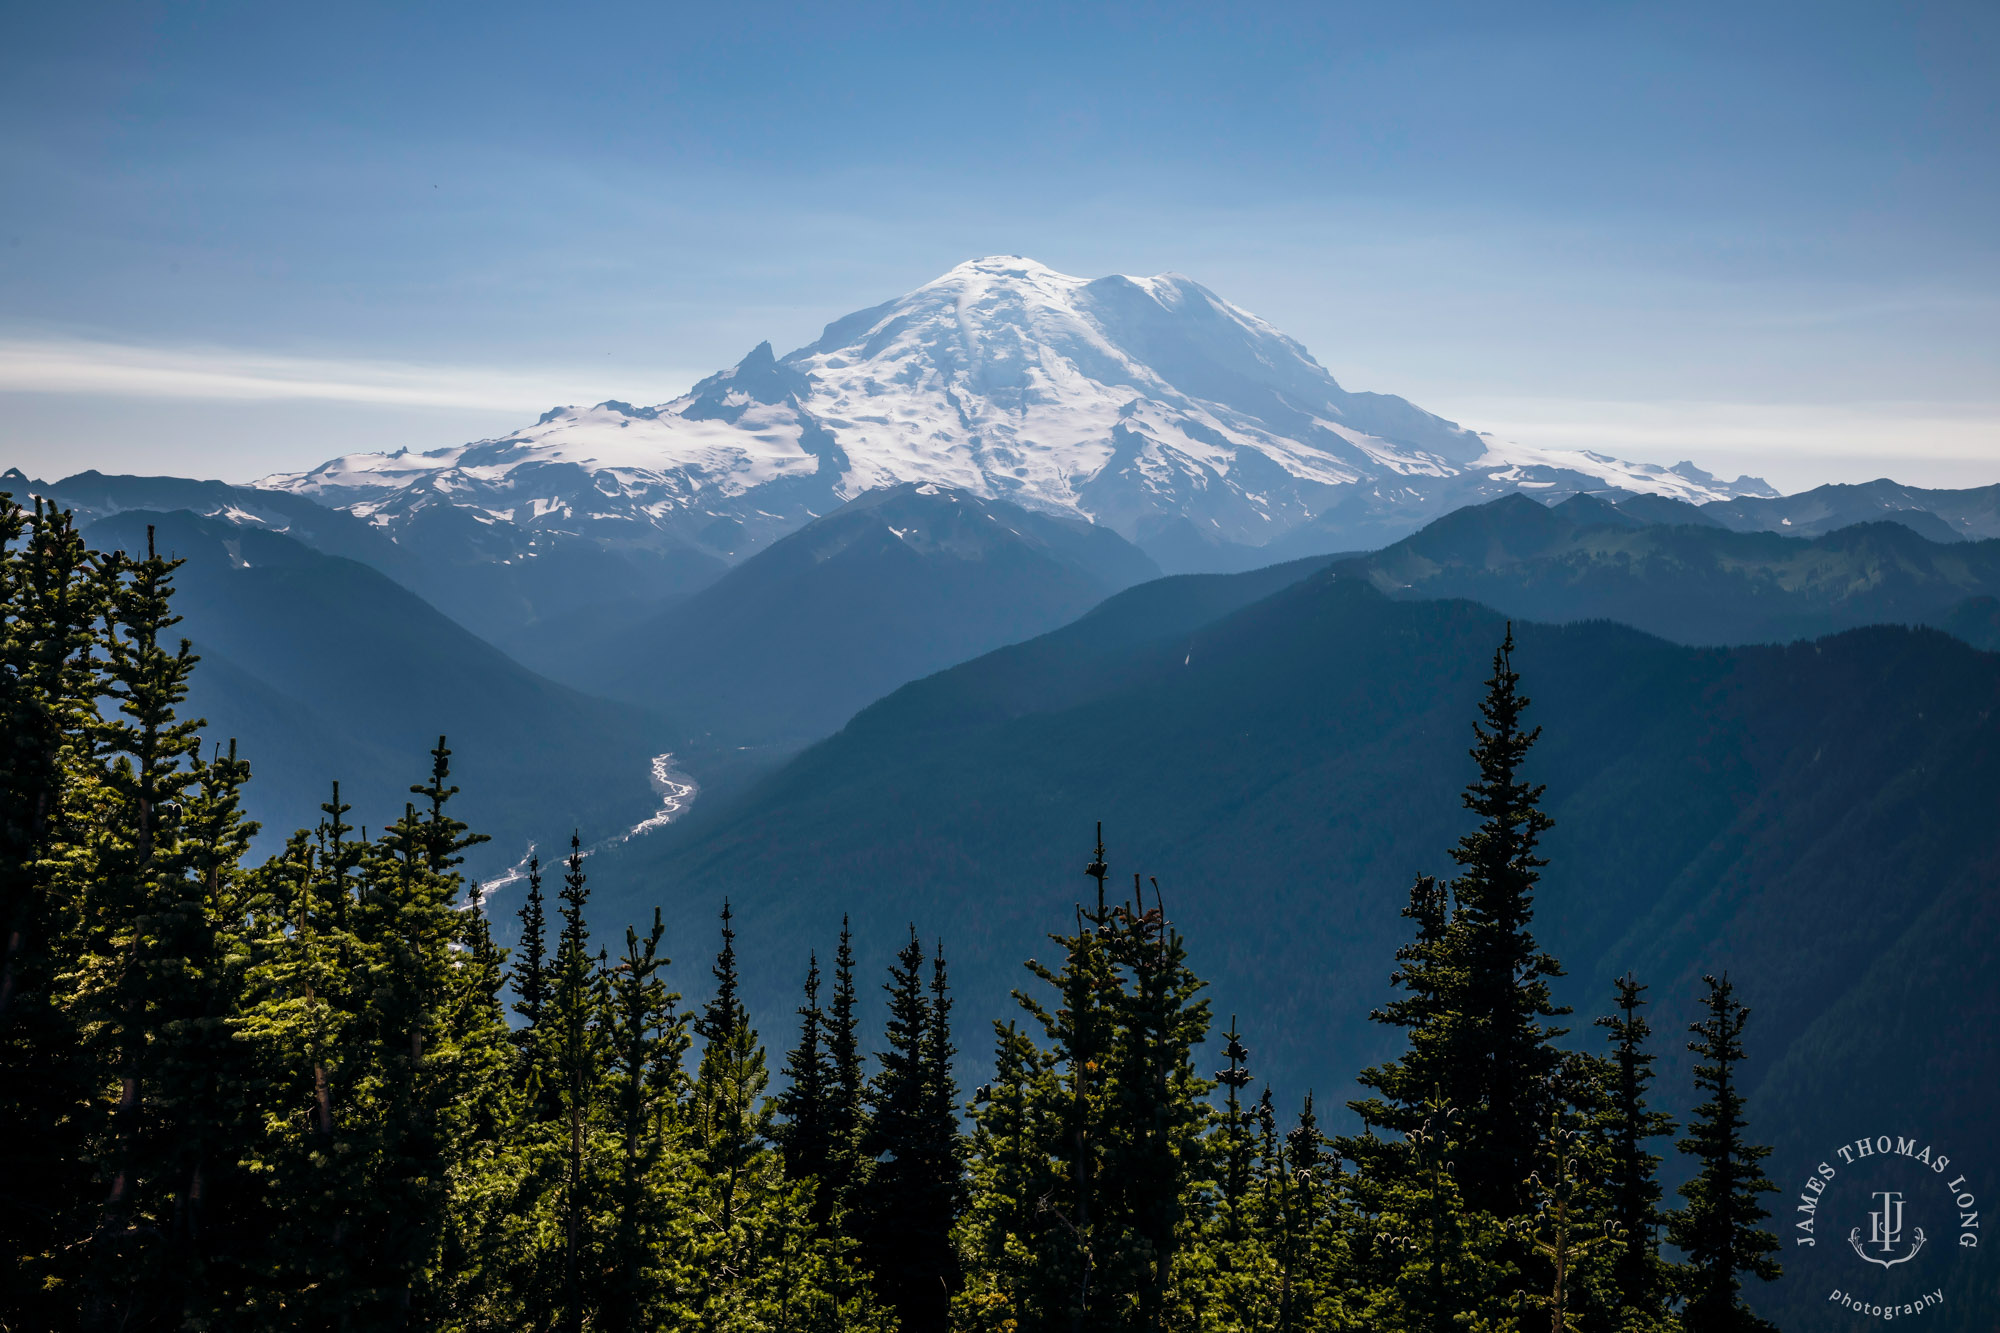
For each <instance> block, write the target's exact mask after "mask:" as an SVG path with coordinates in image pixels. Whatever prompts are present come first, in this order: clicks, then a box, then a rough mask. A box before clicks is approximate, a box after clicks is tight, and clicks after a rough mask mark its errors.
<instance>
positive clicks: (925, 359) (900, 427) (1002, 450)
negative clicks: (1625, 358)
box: [254, 255, 1776, 561]
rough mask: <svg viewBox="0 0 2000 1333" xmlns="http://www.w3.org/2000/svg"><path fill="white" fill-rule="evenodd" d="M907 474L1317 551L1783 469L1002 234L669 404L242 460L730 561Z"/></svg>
mask: <svg viewBox="0 0 2000 1333" xmlns="http://www.w3.org/2000/svg"><path fill="white" fill-rule="evenodd" d="M909 482H914V483H933V484H938V485H944V486H949V487H953V488H956V489H960V490H964V491H966V492H968V493H971V494H974V495H977V496H980V497H983V498H990V499H1000V500H1006V501H1011V502H1013V503H1015V504H1019V505H1023V506H1027V507H1029V508H1033V509H1039V510H1044V511H1048V512H1052V513H1058V514H1068V515H1072V516H1076V517H1081V518H1084V519H1088V520H1090V521H1092V522H1095V523H1100V524H1104V525H1107V526H1109V527H1111V528H1113V529H1114V530H1116V531H1118V532H1119V533H1120V534H1121V535H1124V536H1126V537H1128V538H1134V539H1138V540H1143V539H1144V538H1145V537H1146V536H1147V534H1148V533H1149V532H1157V531H1159V530H1160V529H1161V527H1162V526H1163V525H1166V524H1171V523H1179V522H1182V521H1185V522H1186V523H1191V524H1193V525H1194V528H1195V529H1196V531H1197V533H1198V534H1199V535H1200V537H1201V538H1202V539H1204V540H1209V541H1214V542H1218V543H1228V544H1235V545H1240V546H1253V547H1262V546H1267V545H1271V544H1273V543H1274V542H1277V543H1279V544H1280V547H1284V546H1287V545H1289V546H1297V545H1298V544H1299V543H1300V542H1301V541H1305V542H1307V543H1309V544H1316V545H1319V546H1323V547H1325V548H1326V549H1338V548H1339V547H1340V546H1342V545H1343V543H1346V544H1352V545H1356V546H1358V545H1364V544H1378V543H1379V542H1380V541H1382V540H1391V539H1393V538H1394V537H1397V536H1400V535H1402V534H1403V533H1405V532H1408V531H1411V530H1414V529H1415V528H1416V527H1418V526H1420V525H1421V524H1423V523H1424V522H1427V521H1428V520H1429V519H1430V518H1432V517H1435V516H1436V515H1438V514H1440V513H1443V512H1445V511H1447V510H1449V509H1453V508H1457V507H1458V506H1460V505H1462V504H1468V503H1476V502H1479V501H1482V500H1486V499H1491V498H1493V497H1495V496H1497V495H1501V494H1505V493H1507V492H1509V491H1515V490H1524V491H1529V492H1531V493H1537V492H1539V493H1543V494H1544V495H1545V496H1546V497H1550V498H1555V497H1560V496H1562V495H1566V494H1574V493H1577V492H1579V491H1622V492H1647V493H1653V494H1659V495H1665V496H1670V497H1672V498H1675V499H1680V500H1686V501H1690V502H1692V503H1696V504H1700V503H1704V502H1708V501H1713V500H1727V499H1735V498H1739V497H1744V496H1771V495H1775V494H1776V492H1775V491H1773V490H1772V489H1771V488H1770V487H1769V486H1767V485H1765V484H1764V483H1762V482H1761V481H1758V480H1756V479H1754V478H1749V477H1743V478H1738V479H1737V480H1736V481H1734V482H1726V481H1722V480H1720V479H1718V478H1715V477H1712V476H1710V475H1709V474H1707V473H1706V472H1703V471H1701V470H1700V469H1699V468H1696V467H1694V466H1693V465H1692V464H1688V463H1683V464H1679V465H1677V466H1675V467H1672V468H1665V467H1660V466H1657V465H1654V464H1642V463H1629V462H1623V461H1620V460H1618V459H1615V458H1611V457H1608V456H1606V455H1603V454H1597V453H1584V452H1568V451H1557V450H1546V449H1533V448H1528V447H1523V446H1519V445H1514V444H1509V443H1504V442H1501V441H1498V440H1495V439H1494V438H1493V437H1492V436H1490V435H1487V434H1482V433H1480V432H1477V431H1473V430H1470V429H1467V428H1466V427H1464V426H1461V425H1459V424H1457V423H1455V422H1451V421H1447V420H1445V419H1444V418H1442V417H1439V416H1436V415H1434V414H1432V413H1430V412H1426V411H1424V410H1422V409H1421V408H1419V407H1416V406H1414V405H1413V404H1411V403H1409V402H1407V401H1405V400H1404V399H1402V398H1398V397H1395V396H1393V395H1388V394H1378V393H1364V392H1352V391H1349V390H1347V389H1344V388H1343V387H1341V385H1340V384H1339V383H1337V382H1336V381H1335V379H1334V377H1333V376H1332V374H1330V373H1329V372H1328V371H1327V370H1326V369H1325V367H1323V366H1321V365H1320V364H1319V363H1318V362H1317V361H1315V360H1314V359H1313V358H1312V356H1311V354H1310V353H1308V352H1307V350H1306V349H1305V348H1304V347H1303V346H1301V345H1300V344H1299V343H1298V342H1296V341H1295V340H1293V339H1292V338H1290V337H1287V336H1286V335H1285V334H1284V333H1282V332H1281V331H1279V330H1278V329H1276V328H1274V327H1273V326H1271V325H1270V324H1268V323H1267V322H1265V321H1264V320H1262V319H1259V318H1258V317H1257V316H1255V315H1253V314H1251V313H1249V312H1248V311H1245V310H1243V309H1241V308H1240V307H1237V306H1235V305H1232V304H1230V303H1229V302H1228V301H1225V300H1223V299H1222V298H1221V297H1219V296H1217V295H1216V294H1215V293H1214V292H1211V291H1209V290H1208V289H1207V288H1206V287H1203V286H1202V285H1200V284H1199V283H1197V282H1194V281H1193V280H1191V279H1189V278H1186V277H1183V276H1181V275H1179V274H1173V273H1168V274H1162V275H1160V276H1157V277H1150V278H1140V277H1123V276H1113V277H1105V278H1096V279H1084V278H1078V277H1072V276H1070V275H1068V274H1064V273H1058V272H1056V271H1055V270H1054V269H1051V268H1048V267H1047V266H1045V265H1043V264H1040V263H1037V262H1035V261H1034V260H1031V259H1025V258H1022V257H1020V256H1014V255H998V256H989V257H986V258H982V259H975V260H972V261H969V262H967V263H964V264H960V265H959V266H958V267H956V268H954V269H952V270H951V271H950V272H948V273H946V274H944V275H943V276H941V277H939V278H937V279H936V280H934V281H932V282H929V283H926V284H925V285H923V286H922V287H919V288H917V289H916V290H915V291H913V292H910V293H908V294H907V295H904V296H902V297H899V298H897V299H896V300H893V301H889V302H886V303H884V304H882V305H879V306H875V307H872V308H870V309H867V310H862V311H858V312H856V313H854V314H851V315H848V316H846V317H844V318H842V319H838V320H835V321H834V322H833V323H832V324H829V325H828V326H827V327H826V329H825V331H824V332H823V333H822V334H821V336H820V338H819V339H818V340H817V341H816V342H813V343H812V344H810V345H808V346H806V347H802V348H800V349H798V350H797V351H794V352H791V353H789V354H787V355H785V356H782V357H780V356H777V355H776V354H775V353H774V352H773V350H772V348H771V346H770V344H769V343H764V344H760V345H759V346H758V347H756V348H755V349H753V350H752V351H751V352H750V353H749V355H747V356H745V357H744V358H743V359H742V360H741V361H740V362H739V363H737V364H736V365H735V366H733V367H731V368H730V369H727V370H724V371H721V372H719V373H717V374H715V375H711V376H709V377H708V378H706V379H704V380H702V381H701V382H700V383H698V384H696V385H695V386H694V387H693V389H691V390H690V391H689V392H688V393H686V394H684V395H682V396H681V397H679V398H676V399H674V400H673V401H671V402H667V403H661V404H657V405H652V406H642V407H635V406H633V405H632V404H630V403H625V402H620V401H615V400H613V401H607V402H602V403H598V404H596V405H594V406H590V407H578V406H566V407H558V408H554V409H552V410H551V411H549V412H547V413H545V414H544V415H543V416H542V417H541V418H540V419H539V420H538V421H536V422H535V423H533V424H532V425H528V426H525V427H523V428H522V429H521V430H518V431H516V432H514V433H512V434H510V435H507V436H504V437H499V438H495V439H489V440H480V441H477V442H474V443H471V444H464V445H457V446H453V447H450V448H444V449H436V450H431V451H428V452H424V453H411V452H409V451H407V450H398V451H397V452H395V453H354V454H348V455H345V456H343V457H340V458H336V459H333V460H331V461H329V462H327V463H324V464H322V465H320V466H319V467H316V468H313V469H312V470H310V471H307V472H300V473H289V474H279V475H274V476H269V477H265V478H262V479H260V480H259V481H257V482H256V483H254V484H255V485H256V486H258V487H261V488H264V489H267V490H278V491H287V492H292V493H294V494H297V495H300V496H303V497H310V498H311V499H314V500H317V501H319V502H320V503H322V504H326V505H331V506H334V507H337V508H341V509H345V510H347V511H348V512H350V513H353V514H355V515H357V516H359V517H362V518H364V519H366V520H368V521H369V522H371V523H373V524H375V525H377V526H379V527H381V528H384V529H386V530H387V532H388V535H390V536H391V537H394V536H396V534H397V532H398V530H399V529H402V528H404V527H406V526H408V525H411V524H414V523H418V522H425V521H428V522H432V523H435V522H436V521H438V518H439V511H452V513H453V514H454V515H455V516H456V517H457V518H458V519H461V520H469V521H471V522H472V523H474V524H478V525H482V526H484V527H487V528H491V529H495V530H496V531H497V530H503V529H504V530H508V531H511V532H512V533H513V534H514V537H513V539H512V540H511V542H508V543H502V546H503V547H505V548H506V549H507V550H508V551H509V552H510V554H509V555H508V557H507V558H516V557H518V558H523V559H527V558H533V556H534V555H535V554H536V541H535V537H536V535H537V534H550V535H556V534H560V535H562V536H564V537H565V538H575V537H583V538H587V539H590V540H592V541H594V542H596V543H599V544H602V545H605V546H609V547H613V548H631V549H651V550H655V551H672V550H693V551H698V552H702V553H705V554H707V555H710V556H714V557H718V558H720V559H723V560H725V561H735V560H738V559H741V558H742V557H743V556H744V555H746V554H748V553H750V552H751V551H754V550H756V549H759V548H760V547H762V546H764V545H767V544H768V543H770V542H771V541H774V540H776V539H777V538H779V537H781V536H783V535H785V534H786V533H788V532H791V531H794V530H796V529H797V528H799V527H801V526H803V525H804V524H805V523H808V522H810V521H811V520H812V519H813V518H815V517H817V516H819V515H821V514H825V513H827V512H829V511H831V510H833V509H835V508H838V507H839V506H840V505H842V504H844V503H846V502H847V501H849V500H852V499H854V498H855V497H857V496H859V495H862V494H864V493H866V492H868V491H872V490H877V489H880V488H882V487H885V486H892V485H897V484H901V483H909ZM1281 539H1282V540H1281Z"/></svg>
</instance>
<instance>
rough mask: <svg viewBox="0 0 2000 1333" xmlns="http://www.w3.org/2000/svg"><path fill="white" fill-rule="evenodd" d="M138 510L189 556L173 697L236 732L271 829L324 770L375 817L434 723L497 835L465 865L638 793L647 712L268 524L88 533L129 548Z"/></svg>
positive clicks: (290, 821)
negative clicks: (189, 686)
mask: <svg viewBox="0 0 2000 1333" xmlns="http://www.w3.org/2000/svg"><path fill="white" fill-rule="evenodd" d="M148 524H151V525H154V526H155V527H156V529H157V531H156V535H155V540H156V543H157V545H158V547H159V549H160V551H161V552H162V553H163V554H171V555H176V556H180V557H183V558H185V560H186V563H185V564H184V565H182V566H181V568H180V570H179V572H178V573H177V574H176V576H175V577H176V583H177V586H178V588H179V591H178V593H177V595H176V600H175V604H174V607H175V610H176V612H178V613H179V614H180V616H181V617H182V623H181V625H180V626H179V629H180V630H181V632H182V633H185V634H186V635H187V636H188V637H190V638H191V639H192V640H193V641H194V644H195V650H196V651H197V652H199V653H200V654H201V655H202V658H203V661H202V664H201V667H200V669H199V670H198V671H197V672H196V673H195V677H194V686H193V692H192V694H191V695H190V697H189V700H188V704H187V712H188V714H189V715H190V716H197V717H206V718H207V719H208V722H209V725H208V726H207V727H206V728H205V729H204V734H205V735H206V736H207V737H208V738H209V739H211V740H215V741H225V742H226V741H227V740H228V738H230V737H232V736H233V737H236V738H237V739H238V740H239V742H240V744H241V746H242V750H243V753H244V755H245V757H247V758H248V759H249V760H250V762H251V764H252V766H253V769H254V771H255V773H256V791H257V801H256V814H257V817H258V818H259V819H261V820H262V821H263V822H264V824H265V826H266V832H267V835H275V836H276V837H279V838H282V837H283V835H284V834H285V833H287V832H289V831H290V830H291V829H293V828H295V827H300V826H309V825H311V824H312V823H314V822H315V821H316V820H317V819H318V817H319V814H318V806H319V803H320V802H321V801H324V800H325V799H327V797H326V784H327V782H328V781H329V780H331V779H335V778H338V779H340V780H341V784H342V787H341V790H342V799H344V800H346V801H348V802H349V803H351V804H352V805H354V807H355V809H356V810H357V811H360V812H366V813H367V816H368V818H369V819H370V820H371V821H372V820H375V819H379V818H381V817H383V812H390V813H393V812H395V811H398V810H400V809H401V808H402V803H403V801H404V800H405V799H407V788H408V787H409V785H410V784H411V783H412V782H414V781H416V780H418V779H419V778H420V777H422V776H424V774H425V773H427V771H428V763H429V761H428V760H427V759H426V758H425V751H426V750H427V749H429V748H430V747H431V746H432V745H434V744H436V743H437V738H438V735H439V733H440V732H442V733H446V734H447V735H449V737H450V743H451V748H452V750H453V752H454V759H453V762H454V765H455V766H456V769H457V772H458V774H459V777H458V780H459V783H460V785H462V786H463V787H464V788H465V794H464V797H463V798H462V799H463V800H464V803H465V807H466V810H467V812H468V813H467V816H466V817H467V818H468V819H469V820H471V821H472V822H473V824H474V826H475V827H476V828H479V829H480V830H482V831H484V832H487V833H489V834H492V835H493V837H494V843H493V845H492V846H491V847H489V848H486V849H483V851H482V853H481V854H479V856H478V860H477V861H476V862H475V868H480V869H490V868H491V867H493V866H494V865H503V864H507V863H511V862H512V861H513V860H514V859H515V858H516V857H518V856H519V855H520V851H521V847H522V846H523V845H524V843H525V841H526V840H527V839H528V838H530V837H541V838H542V839H543V840H544V841H548V840H551V839H553V838H555V837H558V836H564V835H567V833H568V831H569V829H570V827H571V826H572V824H576V823H581V824H583V825H584V826H585V827H586V828H605V827H607V826H611V825H616V824H619V823H621V822H622V823H624V824H630V823H631V822H633V821H636V820H638V819H640V818H643V817H644V816H645V814H646V813H647V811H648V810H649V808H650V807H651V805H652V793H651V788H650V784H649V781H648V773H649V769H648V761H649V759H650V757H651V756H652V755H653V754H656V753H658V752H660V751H662V750H665V749H668V748H670V746H669V745H668V744H666V743H665V742H664V735H665V733H666V731H667V728H666V727H665V725H664V724H663V723H661V722H660V721H659V720H658V719H656V718H654V717H652V716H650V715H648V714H646V713H644V712H642V711H640V710H637V709H634V708H630V707H627V706H625V705H621V704H613V703H609V702H606V701H604V700H598V699H591V698H588V697H585V696H583V695H580V694H577V693H575V692H574V691H572V690H569V689H566V688H565V687H563V686H560V685H557V684H555V683H554V682H552V681H548V680H545V679H543V678H541V677H539V676H537V675H535V674H534V673H532V672H530V671H528V670H527V669H525V668H523V667H521V666H520V665H518V664H517V663H515V662H513V661H512V660H510V659H509V658H507V657H506V656H505V655H504V654H502V653H500V652H498V651H497V650H495V649H494V648H493V647H491V646H490V645H488V644H487V643H485V642H484V641H482V640H480V639H478V638H476V637H474V636H473V635H472V634H470V633H468V632H467V631H466V630H464V629H462V628H460V627H459V626H458V625H457V624H455V623H453V622H452V621H451V620H448V619H446V618H445V617H444V616H443V615H441V614H439V613H438V612H437V611H436V610H434V609H433V608H431V607H430V606H429V605H427V604H426V603H424V602H423V601H422V600H420V599H419V598H418V597H416V596H415V595H414V594H412V593H410V592H408V591H407V590H405V589H404V588H402V587H400V586H398V585H397V584H395V583H393V582H391V581H390V580H389V579H387V578H386V577H384V576H383V575H381V574H379V573H377V572H376V571H374V570H372V569H370V568H368V567H366V566H364V565H360V564H357V563H355V562H354V561H351V560H345V559H341V558H339V557H335V556H329V555H325V554H322V553H320V552H317V551H314V550H311V549H309V548H307V547H306V546H304V545H302V544H300V543H299V542H296V541H293V540H291V539H290V538H288V537H285V536H282V535H279V534H277V533H272V532H265V531H260V530H258V529H255V528H245V527H238V526H234V525H231V524H229V523H226V522H222V521H220V520H212V519H204V518H198V517H196V516H194V515H192V514H188V513H170V514H154V513H147V512H145V511H130V512H126V513H121V514H118V515H117V516H115V517H112V518H108V519H104V520H101V521H99V522H97V523H95V524H93V525H91V526H90V527H89V528H88V529H87V530H86V534H85V535H86V536H87V538H88V539H89V540H90V542H91V544H92V545H94V546H97V547H99V548H100V549H112V548H124V549H126V550H131V551H140V552H143V551H144V550H145V546H146V528H147V525H148Z"/></svg>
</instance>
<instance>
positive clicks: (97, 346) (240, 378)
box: [0, 338, 694, 412]
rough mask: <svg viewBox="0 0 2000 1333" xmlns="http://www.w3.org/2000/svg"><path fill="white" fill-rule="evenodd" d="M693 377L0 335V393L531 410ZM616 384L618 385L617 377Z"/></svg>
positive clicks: (657, 392)
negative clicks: (300, 355) (374, 359)
mask: <svg viewBox="0 0 2000 1333" xmlns="http://www.w3.org/2000/svg"><path fill="white" fill-rule="evenodd" d="M693 378H694V376H693V375H677V374H673V373H669V374H666V375H662V374H660V373H658V372H656V371H647V372H633V373H631V374H630V375H629V376H621V374H620V373H619V372H615V371H613V372H607V371H605V370H604V369H602V368H596V369H591V370H588V371H584V370H569V369H566V368H547V367H539V368H532V369H525V370H524V369H521V368H517V367H497V366H463V365H419V364H409V363H399V362H384V361H365V360H344V359H332V358H319V357H298V356H276V355H270V354H266V353H257V352H248V351H243V350H240V349H233V348H219V347H202V348H162V347H144V346H137V345H132V344H121V343H110V342H92V341H85V340H80V339H68V338H39V339H38V338H13V339H0V392H12V393H47V394H109V395H116V396H119V397H124V398H142V399H143V398H152V399H175V400H183V401H199V402H237V403H246V402H263V403H272V402H296V401H316V402H329V403H350V404H365V405H374V406H383V407H442V408H478V409H487V410H503V411H521V412H527V411H540V410H542V409H544V408H547V407H549V406H550V405H552V404H555V403H569V402H577V401H581V400H582V399H585V398H589V397H590V396H591V394H592V393H593V392H595V393H596V394H597V395H598V397H599V398H602V397H612V396H636V397H639V398H642V399H647V400H650V401H658V400H660V399H662V398H665V397H668V396H671V395H672V394H673V393H676V392H678V391H679V390H681V389H683V388H685V387H686V385H687V384H688V383H689V382H691V381H692V380H693ZM621 380H622V381H623V382H622V383H621V382H619V381H621Z"/></svg>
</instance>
